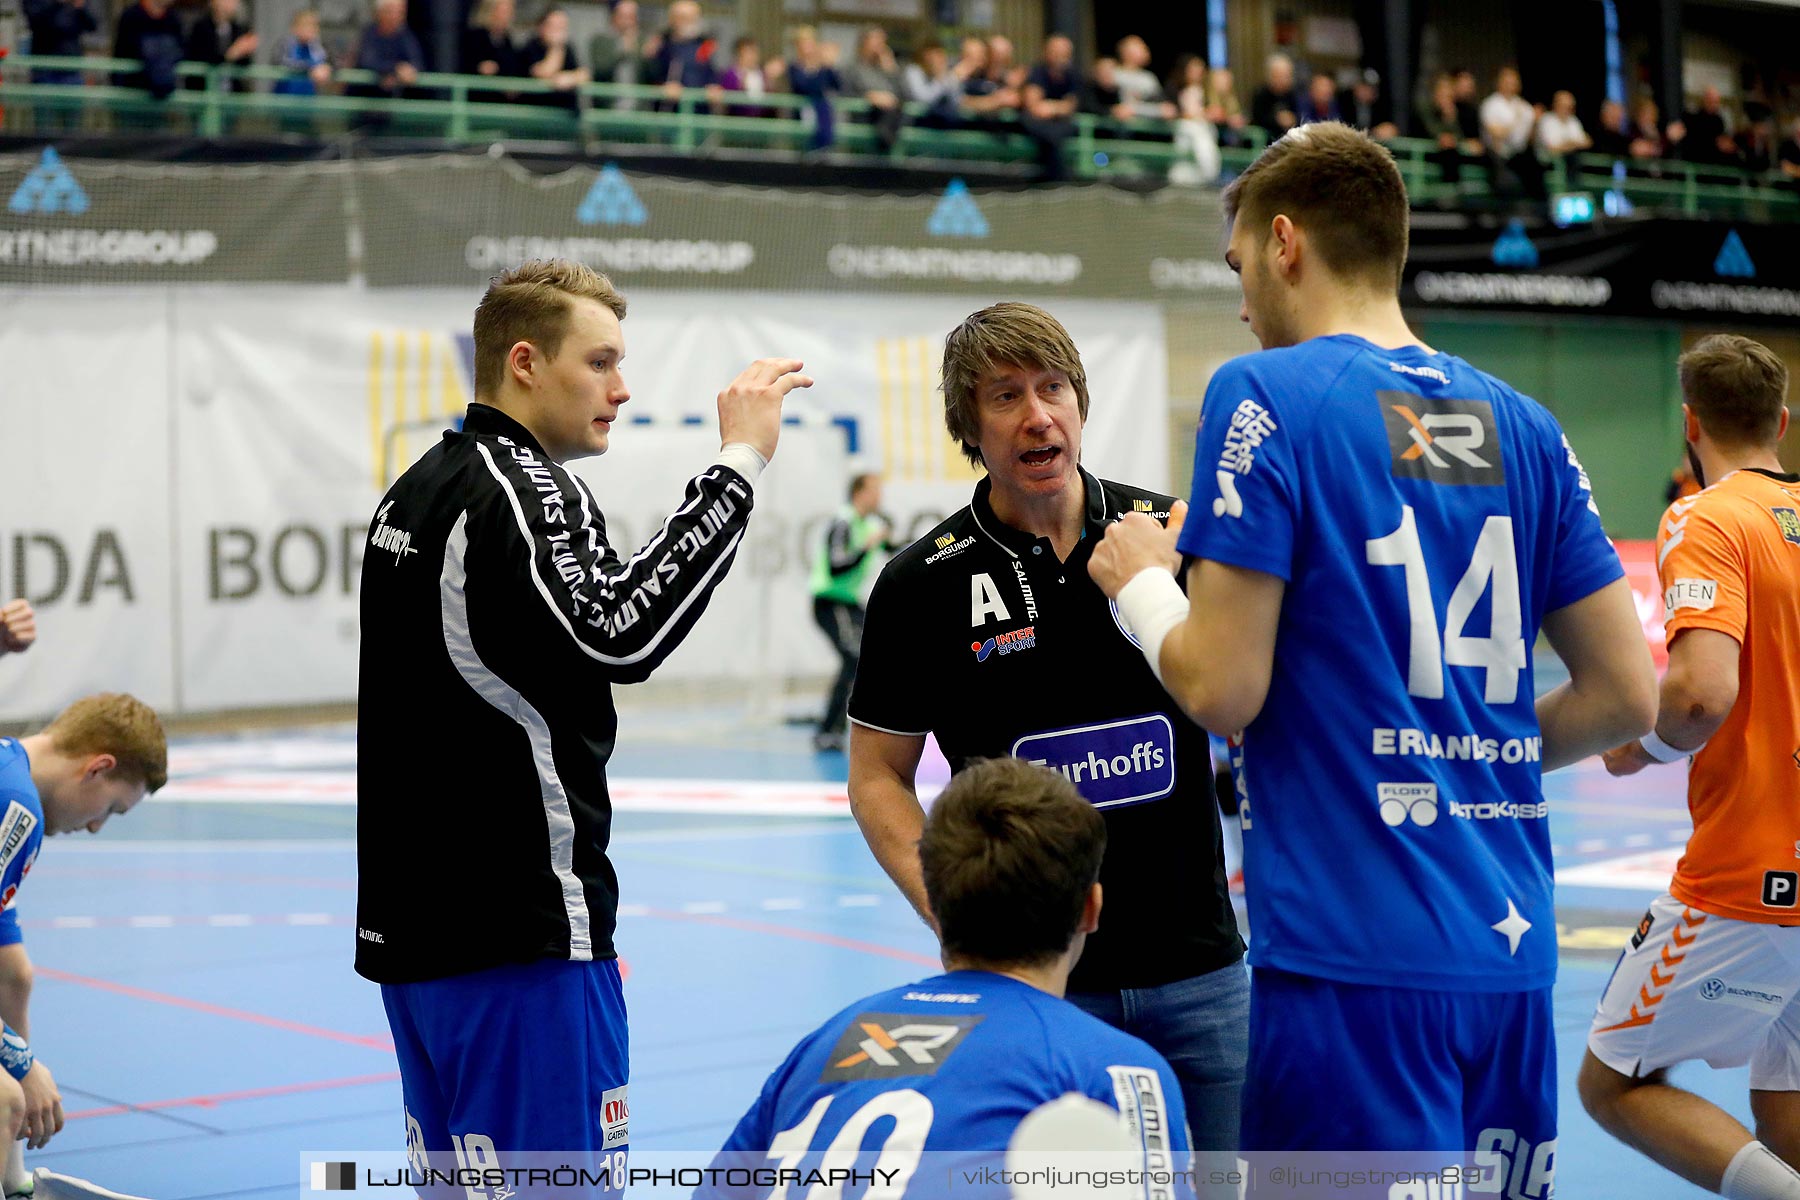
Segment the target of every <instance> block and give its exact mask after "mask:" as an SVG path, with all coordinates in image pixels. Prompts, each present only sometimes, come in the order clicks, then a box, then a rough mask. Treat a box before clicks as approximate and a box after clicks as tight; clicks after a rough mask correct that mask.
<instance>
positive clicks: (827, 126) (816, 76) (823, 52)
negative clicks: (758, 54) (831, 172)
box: [787, 25, 844, 150]
mask: <svg viewBox="0 0 1800 1200" xmlns="http://www.w3.org/2000/svg"><path fill="white" fill-rule="evenodd" d="M788 38H789V40H790V41H792V42H793V44H794V54H793V57H792V58H790V59H789V60H788V66H787V82H788V90H789V91H790V92H792V93H794V95H796V96H804V97H806V98H807V99H808V100H810V101H812V110H811V111H812V117H813V132H812V138H811V139H810V140H809V141H808V143H807V148H808V149H809V150H824V149H826V148H828V147H829V146H830V145H831V144H832V143H833V142H834V141H835V140H836V135H835V132H834V128H833V122H832V111H831V97H832V96H834V95H836V94H837V93H839V92H841V91H843V90H844V83H843V80H841V79H839V78H838V73H837V57H838V50H837V46H836V44H835V43H832V42H824V41H820V40H819V35H818V33H817V31H815V30H814V29H813V27H812V26H811V25H800V26H797V27H796V28H794V29H793V30H791V31H790V32H789V34H788Z"/></svg>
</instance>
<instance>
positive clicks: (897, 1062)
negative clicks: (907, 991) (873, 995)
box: [819, 1012, 985, 1083]
mask: <svg viewBox="0 0 1800 1200" xmlns="http://www.w3.org/2000/svg"><path fill="white" fill-rule="evenodd" d="M984 1019H985V1018H983V1017H980V1016H967V1017H938V1016H933V1017H926V1018H921V1017H919V1016H917V1015H914V1014H909V1013H877V1012H865V1013H857V1014H856V1016H855V1017H853V1018H851V1020H850V1026H849V1028H847V1029H845V1030H844V1032H843V1035H842V1036H841V1037H839V1038H838V1042H837V1046H836V1047H835V1048H833V1050H832V1052H831V1057H830V1059H829V1060H827V1062H826V1066H825V1070H824V1071H823V1072H822V1073H821V1074H820V1075H819V1082H820V1083H841V1082H844V1081H846V1080H852V1079H899V1078H903V1077H906V1076H912V1075H936V1074H937V1072H938V1068H939V1067H941V1066H943V1065H944V1063H945V1062H946V1061H948V1060H949V1058H950V1056H951V1055H952V1054H954V1053H955V1052H956V1048H957V1047H958V1046H960V1045H962V1043H963V1039H965V1038H967V1037H968V1036H969V1031H970V1030H971V1029H974V1028H975V1026H977V1025H979V1024H981V1022H982V1021H983V1020H984Z"/></svg>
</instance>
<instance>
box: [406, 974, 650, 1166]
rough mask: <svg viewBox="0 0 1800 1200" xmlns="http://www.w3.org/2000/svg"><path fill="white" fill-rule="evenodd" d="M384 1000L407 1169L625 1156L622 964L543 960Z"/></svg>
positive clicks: (409, 989) (412, 988)
mask: <svg viewBox="0 0 1800 1200" xmlns="http://www.w3.org/2000/svg"><path fill="white" fill-rule="evenodd" d="M381 1001H382V1004H383V1005H384V1006H385V1007H386V1008H387V1015H388V1027H389V1028H390V1029H392V1030H393V1034H394V1056H395V1057H396V1058H398V1059H399V1060H400V1085H401V1091H402V1093H403V1094H404V1096H405V1100H406V1144H407V1149H408V1152H409V1155H410V1157H411V1158H412V1160H413V1166H414V1169H422V1168H423V1166H424V1164H425V1161H426V1155H427V1154H429V1156H430V1158H429V1162H430V1164H431V1165H432V1166H433V1167H435V1168H437V1169H439V1170H443V1169H445V1164H446V1163H447V1164H449V1165H450V1166H456V1167H475V1166H487V1165H508V1164H506V1162H505V1159H506V1156H507V1155H509V1154H515V1153H525V1154H531V1153H542V1154H546V1155H549V1154H555V1155H562V1156H570V1155H577V1154H579V1155H582V1156H583V1158H584V1160H585V1161H586V1162H587V1163H590V1164H598V1163H599V1162H600V1161H601V1160H602V1159H603V1158H605V1157H607V1156H612V1155H615V1154H616V1155H622V1154H623V1153H624V1151H625V1149H626V1145H627V1143H628V1141H629V1140H630V1127H629V1124H628V1114H629V1107H628V1105H627V1102H626V1093H625V1084H626V1079H627V1077H628V1073H629V1072H628V1070H627V1058H626V1037H625V994H624V991H623V989H622V988H621V986H620V977H619V963H618V960H617V959H603V960H601V961H598V962H568V961H565V960H563V959H548V958H546V959H539V960H537V961H536V962H530V963H519V964H510V965H507V966H501V967H494V968H492V969H490V970H486V971H476V972H473V973H471V974H468V975H453V976H451V977H450V978H448V979H431V980H426V981H425V982H422V983H397V984H395V983H389V984H383V985H382V987H381ZM495 1160H498V1161H495ZM534 1161H535V1160H534ZM571 1161H573V1160H571ZM426 1194H430V1193H429V1192H427V1193H426ZM447 1194H448V1193H447ZM454 1194H456V1195H458V1196H460V1195H461V1194H462V1193H461V1191H460V1189H457V1190H456V1191H455V1192H454Z"/></svg>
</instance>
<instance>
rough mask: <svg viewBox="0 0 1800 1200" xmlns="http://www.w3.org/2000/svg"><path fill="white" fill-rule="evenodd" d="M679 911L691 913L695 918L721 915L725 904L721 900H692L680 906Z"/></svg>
mask: <svg viewBox="0 0 1800 1200" xmlns="http://www.w3.org/2000/svg"><path fill="white" fill-rule="evenodd" d="M681 911H682V912H684V913H693V914H694V915H695V916H703V915H711V914H713V913H722V912H724V911H725V902H724V901H723V900H692V901H689V902H688V903H686V904H684V905H682V906H681Z"/></svg>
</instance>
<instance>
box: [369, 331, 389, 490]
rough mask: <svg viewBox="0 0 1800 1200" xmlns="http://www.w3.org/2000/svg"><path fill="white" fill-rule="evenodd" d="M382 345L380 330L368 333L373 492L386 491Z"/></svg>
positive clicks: (370, 462) (370, 452) (370, 456)
mask: <svg viewBox="0 0 1800 1200" xmlns="http://www.w3.org/2000/svg"><path fill="white" fill-rule="evenodd" d="M382 351H383V344H382V337H381V330H379V329H371V330H370V331H369V472H370V474H371V475H373V476H374V479H375V490H376V491H378V492H385V491H387V463H386V462H384V461H383V459H382V453H381V376H382V359H383V353H382Z"/></svg>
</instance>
